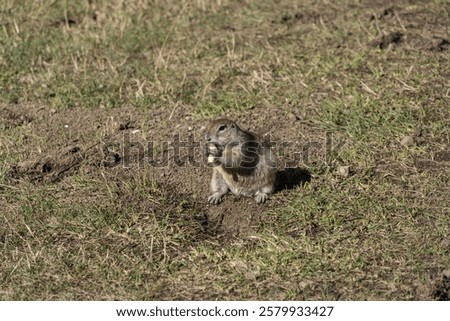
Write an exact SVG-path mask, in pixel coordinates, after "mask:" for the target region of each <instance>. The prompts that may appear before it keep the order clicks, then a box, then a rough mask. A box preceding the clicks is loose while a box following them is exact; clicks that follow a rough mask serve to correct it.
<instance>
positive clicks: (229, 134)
mask: <svg viewBox="0 0 450 321" xmlns="http://www.w3.org/2000/svg"><path fill="white" fill-rule="evenodd" d="M205 139H206V142H207V143H206V144H205V150H204V152H205V156H207V157H208V165H209V166H211V167H213V175H212V179H211V186H210V188H211V192H212V195H210V196H209V197H208V201H209V203H211V204H219V203H220V202H221V201H222V197H223V196H224V195H225V194H226V193H228V191H231V192H232V193H233V194H235V195H243V196H248V197H254V198H255V200H256V203H258V204H262V203H264V202H265V201H266V200H267V197H268V195H269V194H272V193H273V192H274V189H275V178H276V172H277V164H276V159H275V155H273V153H272V150H271V145H270V142H269V141H267V140H266V139H265V138H263V137H261V136H259V135H257V134H255V133H252V132H249V131H245V130H242V129H241V128H240V127H239V126H238V125H237V124H236V123H235V122H233V121H231V120H229V119H217V120H214V121H212V122H211V123H210V124H209V126H208V127H207V130H206V134H205Z"/></svg>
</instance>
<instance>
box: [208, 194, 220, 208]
mask: <svg viewBox="0 0 450 321" xmlns="http://www.w3.org/2000/svg"><path fill="white" fill-rule="evenodd" d="M208 202H209V203H210V204H214V205H217V204H219V203H220V202H222V195H221V194H218V193H214V194H212V195H211V196H209V197H208Z"/></svg>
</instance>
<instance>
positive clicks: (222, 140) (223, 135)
mask: <svg viewBox="0 0 450 321" xmlns="http://www.w3.org/2000/svg"><path fill="white" fill-rule="evenodd" d="M240 131H241V129H240V128H239V126H238V125H237V124H236V123H235V122H234V121H231V120H229V119H224V118H221V119H216V120H213V121H211V122H210V123H209V125H208V127H207V129H206V134H205V139H206V141H207V142H208V143H214V144H220V145H226V144H228V143H229V142H230V141H232V140H233V139H235V138H236V135H237V134H238V133H239V132H240Z"/></svg>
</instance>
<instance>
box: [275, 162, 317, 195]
mask: <svg viewBox="0 0 450 321" xmlns="http://www.w3.org/2000/svg"><path fill="white" fill-rule="evenodd" d="M276 179H277V181H276V184H275V192H280V191H282V190H285V189H293V188H295V187H297V186H301V185H304V184H305V183H308V182H310V181H311V173H310V172H309V171H308V170H306V169H304V168H300V167H291V168H285V169H283V170H281V171H277V178H276Z"/></svg>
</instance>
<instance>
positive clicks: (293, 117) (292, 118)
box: [287, 113, 297, 121]
mask: <svg viewBox="0 0 450 321" xmlns="http://www.w3.org/2000/svg"><path fill="white" fill-rule="evenodd" d="M287 117H288V119H289V120H292V121H296V120H297V116H295V115H294V113H289V114H287Z"/></svg>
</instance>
